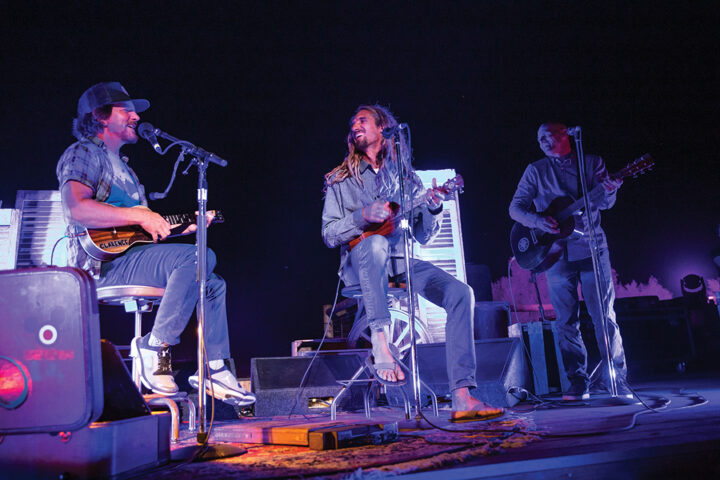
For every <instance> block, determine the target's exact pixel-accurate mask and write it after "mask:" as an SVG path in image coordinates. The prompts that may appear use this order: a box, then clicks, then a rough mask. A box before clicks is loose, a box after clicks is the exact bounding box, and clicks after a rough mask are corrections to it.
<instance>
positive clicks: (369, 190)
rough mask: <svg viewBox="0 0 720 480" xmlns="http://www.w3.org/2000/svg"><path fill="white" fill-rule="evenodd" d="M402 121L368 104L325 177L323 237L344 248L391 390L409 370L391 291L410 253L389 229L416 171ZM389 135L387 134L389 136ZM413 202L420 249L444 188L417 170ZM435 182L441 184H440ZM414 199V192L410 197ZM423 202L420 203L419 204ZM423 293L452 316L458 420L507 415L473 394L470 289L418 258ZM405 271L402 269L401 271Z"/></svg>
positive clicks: (431, 231)
mask: <svg viewBox="0 0 720 480" xmlns="http://www.w3.org/2000/svg"><path fill="white" fill-rule="evenodd" d="M399 128H400V127H399V125H398V123H397V121H396V120H395V117H394V116H393V115H392V113H390V111H389V110H388V109H387V108H385V107H383V106H380V105H361V106H359V107H358V108H357V110H356V111H355V114H354V115H353V116H352V118H351V119H350V131H349V132H348V135H347V146H348V153H347V155H346V156H345V159H344V161H343V162H342V164H340V165H339V166H337V167H336V168H334V169H333V170H332V171H330V172H328V173H327V174H326V175H325V203H324V207H323V213H322V237H323V240H324V242H325V244H326V245H327V246H328V247H330V248H335V247H340V258H341V261H340V272H339V274H340V276H341V278H342V280H343V281H344V282H345V284H346V285H359V287H360V290H361V291H362V298H363V302H364V304H365V311H366V316H367V319H368V323H369V327H370V331H371V343H372V353H373V359H372V360H373V363H372V365H371V368H372V370H373V374H374V376H375V378H376V379H377V380H378V381H380V382H381V383H385V384H389V385H392V384H395V385H397V384H402V383H403V382H405V381H406V375H405V372H403V369H402V368H401V367H400V365H399V364H398V363H399V362H398V359H397V358H395V355H396V354H395V353H394V352H392V351H391V349H390V346H389V343H388V342H389V339H388V338H387V332H386V328H385V327H386V326H387V325H389V324H390V312H389V310H388V305H387V298H386V291H387V288H388V276H392V277H394V278H396V279H399V278H401V277H402V276H403V274H404V273H405V269H404V261H403V260H404V252H403V248H402V243H398V242H399V238H398V230H399V229H394V228H389V229H387V231H386V229H385V228H384V226H385V225H388V226H390V225H393V222H394V220H397V217H396V216H395V211H394V208H393V202H395V203H397V202H398V200H399V185H400V180H399V176H400V173H399V165H400V162H406V163H407V164H408V165H406V168H407V169H410V165H409V158H410V157H409V155H410V152H409V147H408V144H407V141H406V139H405V137H401V139H400V141H399V142H398V143H399V150H400V152H401V154H398V152H397V149H396V148H395V147H394V144H393V141H392V135H388V132H391V131H392V129H396V130H397V129H399ZM384 130H387V131H384ZM410 176H411V179H410V180H409V181H408V182H407V183H408V184H411V185H410V186H409V187H408V190H412V194H411V195H410V196H411V197H412V198H411V199H409V201H410V202H411V203H412V204H413V205H414V206H415V207H416V208H415V214H414V215H413V219H412V222H413V233H414V236H415V239H416V240H417V241H418V242H420V243H423V244H424V243H427V242H429V241H430V240H431V239H432V237H433V236H434V235H435V234H437V232H438V230H439V228H440V224H439V216H440V215H441V213H442V201H443V200H444V199H445V195H446V194H448V193H449V192H448V189H447V188H444V186H443V187H440V188H437V187H434V188H430V189H428V190H424V189H423V186H422V182H421V181H420V179H419V178H418V177H417V175H416V174H415V173H414V172H411V175H410ZM433 183H434V182H433ZM406 195H407V194H406ZM416 202H417V205H416ZM411 268H412V273H413V275H412V278H411V280H412V284H413V285H415V288H416V290H415V291H416V292H419V293H421V294H422V295H423V296H424V297H425V298H427V299H428V300H430V301H432V302H433V303H435V304H436V305H440V306H442V307H443V308H444V309H445V310H446V311H447V324H446V326H445V332H446V340H447V341H446V344H447V347H446V350H445V353H446V361H447V371H448V378H449V386H450V391H451V392H452V393H451V396H452V413H451V421H454V422H463V421H474V420H486V419H490V418H495V417H498V416H500V415H502V414H503V412H504V410H503V409H502V408H496V407H493V406H491V405H487V404H485V403H484V402H481V401H479V400H477V399H475V398H473V397H472V396H471V395H470V388H474V387H476V386H477V383H476V380H475V372H476V360H475V345H474V339H473V327H472V325H473V309H474V307H475V300H474V296H473V291H472V288H470V286H468V285H467V284H465V283H463V282H461V281H460V280H458V279H456V278H455V277H453V276H452V275H450V274H449V273H447V272H445V271H444V270H442V269H440V268H439V267H437V266H435V265H433V264H431V263H430V262H425V261H421V260H417V259H415V261H414V262H413V263H412V265H411ZM399 269H401V270H402V271H399Z"/></svg>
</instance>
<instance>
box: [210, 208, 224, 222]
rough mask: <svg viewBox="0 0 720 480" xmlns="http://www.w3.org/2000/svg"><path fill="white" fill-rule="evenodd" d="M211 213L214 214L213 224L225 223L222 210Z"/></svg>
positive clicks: (211, 211)
mask: <svg viewBox="0 0 720 480" xmlns="http://www.w3.org/2000/svg"><path fill="white" fill-rule="evenodd" d="M209 213H212V214H213V219H212V223H223V222H224V221H225V217H223V214H222V212H221V211H220V210H210V211H209Z"/></svg>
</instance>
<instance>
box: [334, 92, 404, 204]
mask: <svg viewBox="0 0 720 480" xmlns="http://www.w3.org/2000/svg"><path fill="white" fill-rule="evenodd" d="M360 110H366V111H368V112H370V115H371V116H372V118H373V119H374V120H375V125H376V126H377V127H381V128H383V129H386V128H391V127H394V126H396V125H397V124H398V122H397V120H396V119H395V117H394V116H393V114H392V113H391V112H390V110H389V109H388V108H387V107H383V106H382V105H377V104H375V105H360V106H359V107H357V108H356V109H355V113H353V116H352V117H351V119H350V122H351V123H352V118H355V116H356V115H357V114H358V112H360ZM399 137H400V139H399V144H400V155H399V156H400V158H402V160H403V161H404V163H405V171H406V172H408V173H409V172H410V171H411V170H410V166H411V160H412V159H411V157H410V155H411V152H410V147H409V145H408V142H407V138H406V136H405V135H399ZM346 140H347V146H348V153H347V155H345V159H344V160H343V162H342V163H341V164H340V165H338V166H337V167H335V168H334V169H332V170H331V171H329V172H328V173H326V174H325V188H324V189H323V190H324V191H327V189H328V187H330V186H331V185H333V184H335V183H338V182H341V181H343V180H345V179H346V178H348V177H355V178H357V179H358V180H359V181H360V182H362V178H361V177H360V162H362V160H363V159H364V158H366V155H365V152H363V151H362V150H360V149H358V148H357V146H356V145H355V137H354V136H353V133H352V131H350V132H348V135H347V139H346ZM377 160H378V163H379V164H380V170H379V171H378V174H377V177H376V178H375V181H376V182H377V186H378V193H379V194H380V195H382V196H383V197H385V198H387V199H392V198H394V197H396V196H397V194H398V192H399V189H400V186H399V182H398V174H399V168H398V152H397V149H396V146H395V143H394V141H393V140H392V139H385V138H383V140H382V146H381V149H380V152H379V153H378V158H377Z"/></svg>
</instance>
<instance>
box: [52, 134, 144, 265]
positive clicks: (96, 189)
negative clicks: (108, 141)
mask: <svg viewBox="0 0 720 480" xmlns="http://www.w3.org/2000/svg"><path fill="white" fill-rule="evenodd" d="M121 158H122V160H123V161H124V162H125V163H127V162H128V157H126V156H122V157H121ZM128 170H129V171H130V174H131V175H132V177H133V179H134V180H135V182H136V183H137V184H138V185H139V190H140V203H141V204H142V205H144V206H147V200H146V199H145V188H144V187H143V186H142V185H141V184H140V181H139V180H138V178H137V175H135V172H133V170H132V169H131V168H130V167H129V166H128ZM56 173H57V178H58V184H59V188H60V189H62V187H63V185H65V184H66V183H67V182H68V181H69V180H74V181H76V182H80V183H82V184H83V185H87V186H88V187H90V188H91V189H92V190H93V199H94V200H97V201H98V202H104V201H106V200H107V199H108V197H109V196H110V190H111V188H112V183H113V168H112V164H111V163H110V157H109V156H108V153H107V147H106V146H105V144H104V143H103V142H102V140H100V139H99V138H97V137H91V138H82V139H81V140H80V141H78V142H75V143H73V144H72V145H70V146H69V147H68V148H67V149H66V150H65V152H64V153H63V154H62V156H61V157H60V160H58V164H57V168H56ZM63 212H64V215H65V223H66V224H67V225H68V227H67V233H68V235H70V240H69V241H68V265H69V266H71V267H78V268H82V269H83V270H86V271H88V272H90V274H92V275H96V274H98V273H99V272H100V261H98V260H95V259H93V258H91V257H89V256H88V255H87V254H86V253H85V251H84V250H83V249H82V246H81V245H80V241H79V239H78V238H77V235H78V234H81V233H83V232H84V231H85V228H84V226H82V225H78V224H75V223H73V221H72V219H71V218H70V212H69V211H68V209H67V208H65V206H64V205H63Z"/></svg>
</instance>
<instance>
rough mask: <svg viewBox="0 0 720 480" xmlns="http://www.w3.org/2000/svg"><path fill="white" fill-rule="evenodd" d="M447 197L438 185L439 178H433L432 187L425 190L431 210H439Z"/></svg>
mask: <svg viewBox="0 0 720 480" xmlns="http://www.w3.org/2000/svg"><path fill="white" fill-rule="evenodd" d="M446 198H447V195H445V194H444V193H443V192H442V191H440V189H438V186H437V179H435V178H433V179H432V187H430V188H428V189H427V191H426V192H425V199H426V200H427V204H428V208H429V209H430V210H437V209H438V208H440V206H441V205H442V202H443V201H444V200H445V199H446Z"/></svg>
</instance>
